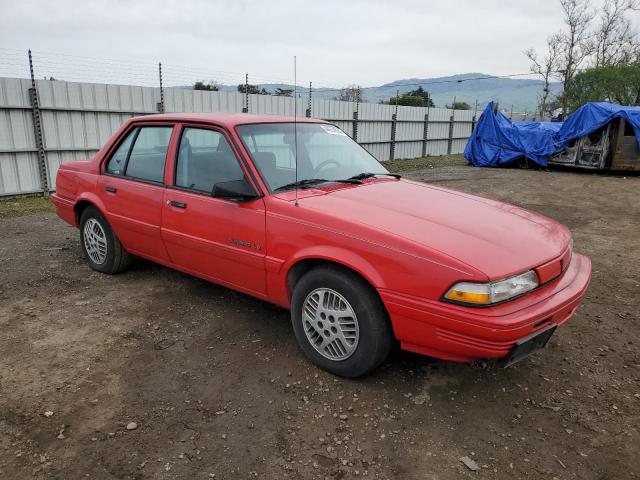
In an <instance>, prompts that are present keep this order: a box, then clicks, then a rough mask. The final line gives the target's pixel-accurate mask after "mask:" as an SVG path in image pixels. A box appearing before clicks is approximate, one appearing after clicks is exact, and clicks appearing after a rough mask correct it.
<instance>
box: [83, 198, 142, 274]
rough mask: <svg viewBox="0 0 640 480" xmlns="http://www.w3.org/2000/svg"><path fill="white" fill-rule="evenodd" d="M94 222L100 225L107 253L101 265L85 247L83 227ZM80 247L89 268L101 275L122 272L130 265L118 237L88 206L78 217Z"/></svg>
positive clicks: (94, 210) (99, 214)
mask: <svg viewBox="0 0 640 480" xmlns="http://www.w3.org/2000/svg"><path fill="white" fill-rule="evenodd" d="M92 219H93V220H95V221H96V222H98V223H99V224H100V227H102V230H103V231H104V234H105V235H104V236H105V238H106V244H107V253H106V258H105V259H104V261H103V262H102V263H98V262H97V261H95V260H94V259H93V258H91V256H90V255H89V253H88V252H87V248H86V245H85V238H84V237H85V225H86V224H87V222H88V221H90V220H92ZM80 245H81V246H82V253H83V254H84V258H85V260H86V261H87V263H88V264H89V266H90V267H91V268H92V269H94V270H96V271H98V272H102V273H108V274H115V273H120V272H124V271H125V270H127V269H128V268H129V266H130V265H131V255H130V254H129V252H127V251H126V250H125V249H124V247H123V246H122V244H121V243H120V240H118V237H116V235H115V234H114V233H113V230H112V229H111V226H110V225H109V222H107V219H106V218H104V215H102V213H101V212H100V210H98V209H97V208H96V207H93V206H90V207H87V208H85V209H84V211H83V212H82V215H81V217H80Z"/></svg>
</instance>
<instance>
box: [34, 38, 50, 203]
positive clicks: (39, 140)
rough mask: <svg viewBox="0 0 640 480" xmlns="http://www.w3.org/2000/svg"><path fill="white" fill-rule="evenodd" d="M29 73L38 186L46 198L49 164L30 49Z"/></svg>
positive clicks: (47, 193)
mask: <svg viewBox="0 0 640 480" xmlns="http://www.w3.org/2000/svg"><path fill="white" fill-rule="evenodd" d="M29 71H30V72H31V88H30V89H29V99H30V100H31V114H32V116H33V133H34V136H35V140H36V148H37V150H38V170H39V173H40V186H41V187H42V191H43V193H44V195H45V197H46V196H48V195H49V164H48V162H47V153H46V151H45V149H44V135H43V134H42V116H41V112H40V103H39V99H38V88H37V86H36V79H35V76H34V75H33V59H32V58H31V49H29Z"/></svg>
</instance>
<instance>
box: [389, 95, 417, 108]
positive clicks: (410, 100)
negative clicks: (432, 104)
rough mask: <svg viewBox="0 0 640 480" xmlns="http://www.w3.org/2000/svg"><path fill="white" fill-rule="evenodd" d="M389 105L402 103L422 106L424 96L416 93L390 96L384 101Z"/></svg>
mask: <svg viewBox="0 0 640 480" xmlns="http://www.w3.org/2000/svg"><path fill="white" fill-rule="evenodd" d="M384 103H387V104H389V105H396V104H398V105H402V106H405V107H424V106H425V104H424V98H422V97H419V96H417V95H409V94H406V93H403V94H402V95H400V96H398V97H391V98H390V99H389V100H388V101H386V102H384Z"/></svg>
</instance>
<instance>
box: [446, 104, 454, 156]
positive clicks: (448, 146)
mask: <svg viewBox="0 0 640 480" xmlns="http://www.w3.org/2000/svg"><path fill="white" fill-rule="evenodd" d="M454 115H455V110H453V111H452V112H451V118H449V138H448V142H447V155H451V149H452V147H453V117H454Z"/></svg>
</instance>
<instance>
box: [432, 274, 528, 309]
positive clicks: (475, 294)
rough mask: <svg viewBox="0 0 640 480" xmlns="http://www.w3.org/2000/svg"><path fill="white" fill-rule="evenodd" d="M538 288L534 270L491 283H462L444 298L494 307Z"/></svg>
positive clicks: (449, 291)
mask: <svg viewBox="0 0 640 480" xmlns="http://www.w3.org/2000/svg"><path fill="white" fill-rule="evenodd" d="M537 286H538V276H537V275H536V272H534V271H533V270H529V271H528V272H525V273H522V274H520V275H516V276H514V277H509V278H506V279H504V280H499V281H497V282H490V283H473V282H460V283H456V284H455V285H454V286H453V287H451V288H450V289H449V290H448V291H447V293H445V295H444V298H446V299H447V300H451V301H452V302H456V303H463V304H466V305H492V304H494V303H499V302H504V301H505V300H509V299H511V298H514V297H517V296H518V295H522V294H523V293H526V292H528V291H530V290H533V289H534V288H536V287H537Z"/></svg>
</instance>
